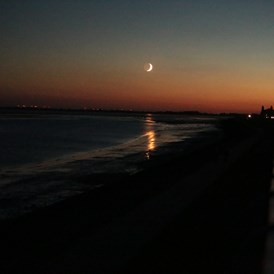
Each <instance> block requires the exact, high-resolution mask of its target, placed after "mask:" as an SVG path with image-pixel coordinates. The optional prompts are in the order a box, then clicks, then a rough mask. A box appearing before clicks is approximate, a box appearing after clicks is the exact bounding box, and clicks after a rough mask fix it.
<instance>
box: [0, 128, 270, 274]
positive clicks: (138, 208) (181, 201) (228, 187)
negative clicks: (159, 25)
mask: <svg viewBox="0 0 274 274" xmlns="http://www.w3.org/2000/svg"><path fill="white" fill-rule="evenodd" d="M253 127H254V125H253ZM272 127H273V126H272V125H264V126H259V127H258V126H256V127H255V129H254V130H253V131H252V134H251V133H250V132H249V134H243V136H240V137H239V136H238V135H239V133H235V132H236V129H237V130H240V129H239V128H238V127H236V128H235V125H234V126H232V127H231V128H230V129H229V132H228V133H227V135H226V138H225V139H224V140H222V141H221V142H219V143H217V144H208V145H206V146H204V147H203V146H202V147H200V148H199V150H197V151H194V152H192V153H191V154H189V155H184V156H182V157H180V156H178V157H173V158H172V160H170V161H160V162H159V165H155V166H152V167H151V168H148V169H147V170H146V171H145V172H143V173H141V174H138V175H136V176H133V177H122V178H121V177H119V176H118V177H111V178H108V177H104V178H96V180H98V181H100V180H102V183H106V182H109V181H111V182H112V183H110V184H107V186H106V187H103V188H99V189H97V190H95V191H92V192H91V193H88V194H86V195H81V196H78V197H75V198H72V199H69V200H68V201H65V202H63V203H60V204H58V205H55V206H52V207H50V208H46V209H43V210H39V211H38V212H34V213H32V214H29V215H26V216H23V217H21V218H18V219H16V220H10V221H3V222H1V227H0V232H1V233H0V243H1V247H0V248H1V254H2V255H1V257H0V273H3V274H4V273H13V274H16V273H29V274H39V273H41V274H42V273H47V274H69V273H75V274H76V273H81V274H82V273H92V274H93V273H94V274H100V273H101V274H108V273H112V274H115V273H117V274H118V273H120V274H123V273H124V274H127V273H136V274H137V273H218V274H220V273H231V274H232V273H233V274H236V273H241V274H245V273H248V274H253V273H254V274H255V273H260V271H261V265H262V258H263V251H264V242H265V233H266V228H267V216H268V197H269V186H270V180H271V176H272V161H273V141H274V138H273V129H272ZM90 179H94V178H86V180H90Z"/></svg>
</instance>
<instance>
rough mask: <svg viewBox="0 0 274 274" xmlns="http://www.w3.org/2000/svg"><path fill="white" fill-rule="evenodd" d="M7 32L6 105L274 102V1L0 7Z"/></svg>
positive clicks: (1, 26)
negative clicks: (147, 68)
mask: <svg viewBox="0 0 274 274" xmlns="http://www.w3.org/2000/svg"><path fill="white" fill-rule="evenodd" d="M0 34H1V39H0V95H1V97H0V98H1V99H0V105H1V106H16V105H22V104H26V105H38V106H46V105H48V106H51V107H69V108H70V107H73V108H79V107H88V108H108V109H134V110H173V111H183V110H199V111H207V112H259V111H260V108H261V105H265V106H266V107H268V106H269V105H271V104H273V105H274V2H273V1H267V0H265V1H258V0H256V1H253V0H246V1H241V0H237V1H236V0H235V1H234V0H227V1H224V0H212V1H210V0H206V1H205V0H193V1H190V0H188V1H187V0H180V1H179V0H178V1H172V0H166V1H164V0H157V1H156V0H155V1H152V0H151V1H149V0H147V1H141V0H138V1H119V0H116V1H114V0H113V1H104V0H98V1H97V0H86V1H84V0H78V1H76V0H75V1H72V0H63V1H60V0H59V1H57V0H54V1H47V0H34V1H28V0H25V1H23V0H20V1H13V0H9V1H5V0H0ZM145 63H151V64H153V70H152V71H151V72H146V71H145V70H144V65H145Z"/></svg>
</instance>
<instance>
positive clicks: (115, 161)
mask: <svg viewBox="0 0 274 274" xmlns="http://www.w3.org/2000/svg"><path fill="white" fill-rule="evenodd" d="M218 119H219V117H217V116H210V115H199V114H191V115H186V114H174V113H160V114H159V113H158V114H157V113H143V112H139V113H134V112H103V111H92V112H88V111H85V112H84V111H83V112H77V111H39V110H35V111H34V110H28V111H26V110H25V111H23V110H14V111H7V112H5V111H2V112H1V113H0V219H6V218H13V217H17V216H19V215H22V214H25V213H27V212H31V211H33V210H36V209H37V208H41V207H45V206H48V205H52V204H54V203H57V202H59V201H62V200H64V199H67V198H68V197H71V196H74V195H77V194H80V193H84V192H86V191H92V190H93V189H95V188H99V187H104V185H103V184H101V183H98V182H96V180H91V179H90V180H88V179H87V178H92V176H98V175H100V176H103V175H106V174H108V175H109V174H113V175H117V174H126V175H129V176H130V175H133V174H136V173H138V172H140V171H142V170H143V168H144V167H145V166H146V165H145V163H147V162H152V161H155V159H157V157H160V156H161V157H169V155H170V154H171V153H174V151H176V152H177V153H179V152H180V153H183V151H184V150H185V149H186V148H187V147H189V146H190V144H191V143H193V141H195V140H196V141H197V140H198V138H199V140H200V139H203V138H206V136H208V135H209V134H214V133H216V132H218V128H217V127H216V123H217V121H218ZM79 178H80V179H79ZM83 178H86V179H83Z"/></svg>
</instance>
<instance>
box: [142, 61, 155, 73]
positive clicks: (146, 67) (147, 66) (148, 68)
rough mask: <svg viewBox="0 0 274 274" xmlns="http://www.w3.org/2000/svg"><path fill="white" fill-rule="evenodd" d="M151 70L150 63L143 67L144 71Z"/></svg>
mask: <svg viewBox="0 0 274 274" xmlns="http://www.w3.org/2000/svg"><path fill="white" fill-rule="evenodd" d="M152 69H153V65H152V64H151V63H146V64H145V65H144V70H145V71H147V72H150V71H152Z"/></svg>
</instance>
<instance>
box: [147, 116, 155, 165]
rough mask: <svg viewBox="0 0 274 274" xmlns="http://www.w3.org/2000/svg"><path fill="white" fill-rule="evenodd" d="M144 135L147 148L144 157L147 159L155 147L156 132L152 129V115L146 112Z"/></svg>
mask: <svg viewBox="0 0 274 274" xmlns="http://www.w3.org/2000/svg"><path fill="white" fill-rule="evenodd" d="M145 122H146V136H147V150H146V158H147V159H148V160H149V159H150V158H151V152H152V151H153V150H154V149H155V147H156V143H155V142H156V134H155V131H154V126H153V125H154V123H155V121H154V120H153V117H152V115H151V114H147V116H146V120H145Z"/></svg>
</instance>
